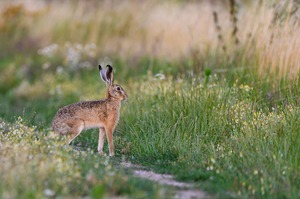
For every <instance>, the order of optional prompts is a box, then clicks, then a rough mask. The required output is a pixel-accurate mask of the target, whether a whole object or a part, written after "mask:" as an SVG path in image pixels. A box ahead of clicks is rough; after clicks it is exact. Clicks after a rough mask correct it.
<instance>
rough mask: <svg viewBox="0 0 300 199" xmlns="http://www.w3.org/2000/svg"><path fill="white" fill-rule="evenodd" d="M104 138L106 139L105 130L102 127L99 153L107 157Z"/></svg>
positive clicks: (100, 129)
mask: <svg viewBox="0 0 300 199" xmlns="http://www.w3.org/2000/svg"><path fill="white" fill-rule="evenodd" d="M104 138H105V128H103V127H101V128H99V139H98V153H99V154H100V155H105V153H104V152H103V144H104Z"/></svg>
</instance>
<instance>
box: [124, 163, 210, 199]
mask: <svg viewBox="0 0 300 199" xmlns="http://www.w3.org/2000/svg"><path fill="white" fill-rule="evenodd" d="M121 165H122V166H124V167H126V168H129V169H131V170H132V171H133V175H135V176H137V177H139V178H143V179H147V180H151V181H154V182H157V183H159V184H161V185H167V186H171V187H174V188H175V189H174V190H175V194H174V198H175V199H211V198H212V197H211V196H209V195H208V194H207V193H206V192H204V191H202V190H199V189H196V188H194V185H193V184H192V183H186V182H180V181H177V180H175V179H174V177H173V176H172V175H168V174H159V173H155V172H153V171H147V170H146V168H144V167H142V166H140V165H135V164H131V163H130V162H122V163H121Z"/></svg>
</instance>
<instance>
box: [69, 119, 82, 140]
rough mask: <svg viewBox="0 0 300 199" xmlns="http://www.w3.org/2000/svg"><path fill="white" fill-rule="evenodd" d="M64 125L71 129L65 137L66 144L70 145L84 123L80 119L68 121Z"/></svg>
mask: <svg viewBox="0 0 300 199" xmlns="http://www.w3.org/2000/svg"><path fill="white" fill-rule="evenodd" d="M66 124H67V125H68V126H69V127H70V128H71V129H70V133H69V134H68V135H67V138H68V143H69V144H71V142H72V141H73V140H74V139H75V138H76V137H77V136H78V135H79V134H80V133H81V131H82V130H83V129H84V122H83V121H82V120H81V119H70V120H68V121H67V122H66Z"/></svg>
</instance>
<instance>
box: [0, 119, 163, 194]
mask: <svg viewBox="0 0 300 199" xmlns="http://www.w3.org/2000/svg"><path fill="white" fill-rule="evenodd" d="M0 133H1V134H0V143H1V144H0V162H1V167H0V174H1V175H0V197H1V198H43V197H57V196H60V197H85V196H90V197H91V198H106V197H108V196H114V195H128V194H130V195H131V196H132V197H133V196H136V197H137V198H139V197H141V196H143V197H146V196H150V195H153V194H156V190H158V189H159V187H157V186H155V187H154V186H153V184H149V183H147V182H146V184H147V187H143V186H135V184H136V183H140V184H143V183H145V182H143V181H141V180H137V179H133V178H132V177H129V176H128V175H126V174H125V171H124V170H122V169H120V168H118V167H115V166H114V164H115V163H114V162H112V161H111V160H109V158H104V157H102V158H101V157H100V156H99V155H98V154H94V152H93V150H90V149H85V150H74V149H72V148H71V147H68V146H67V145H66V144H65V143H66V140H65V139H64V138H62V137H59V136H57V135H55V134H53V133H52V132H49V131H48V130H44V131H43V132H40V131H37V130H36V127H28V126H26V125H25V124H24V122H23V121H22V119H21V118H20V117H19V118H18V120H17V121H16V122H15V123H14V124H10V123H7V122H5V121H1V122H0ZM118 164H119V163H118ZM157 196H158V198H159V195H157Z"/></svg>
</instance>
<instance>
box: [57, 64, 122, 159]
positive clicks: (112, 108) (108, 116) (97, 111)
mask: <svg viewBox="0 0 300 199" xmlns="http://www.w3.org/2000/svg"><path fill="white" fill-rule="evenodd" d="M99 72H100V76H101V78H102V80H103V81H104V82H105V83H106V98H105V99H103V100H97V101H83V102H78V103H75V104H71V105H68V106H64V107H62V108H60V109H59V110H58V111H57V113H56V115H55V117H54V118H53V121H52V129H53V131H54V132H56V133H58V134H60V135H67V137H68V142H69V144H70V143H71V142H72V141H73V140H74V139H75V138H76V137H77V136H78V135H79V134H80V133H81V132H82V130H84V129H89V128H99V139H98V152H99V153H100V154H104V153H103V144H104V137H105V134H106V137H107V140H108V146H109V156H114V143H113V132H114V129H115V127H116V125H117V123H118V120H119V116H120V108H121V101H123V100H126V99H127V94H126V92H125V91H124V90H123V88H122V87H121V86H120V85H117V84H113V81H114V75H113V68H112V67H111V66H110V65H107V69H106V70H105V69H102V67H101V66H100V65H99Z"/></svg>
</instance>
